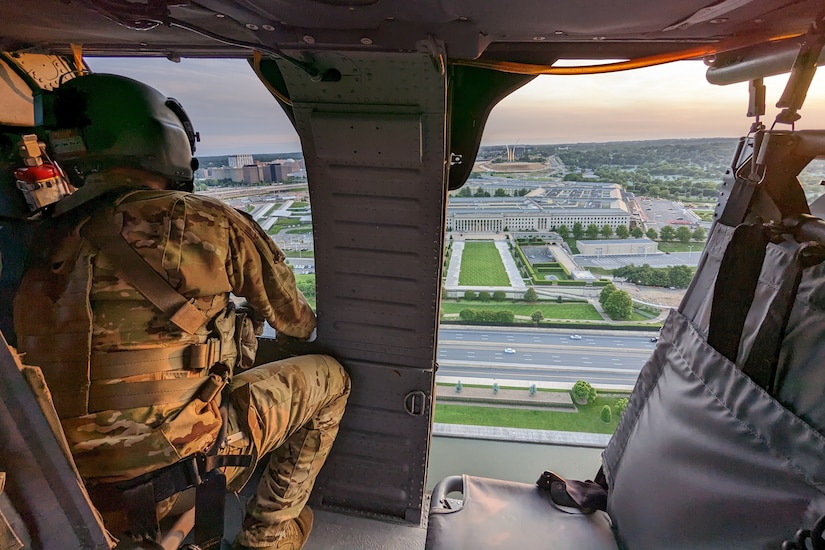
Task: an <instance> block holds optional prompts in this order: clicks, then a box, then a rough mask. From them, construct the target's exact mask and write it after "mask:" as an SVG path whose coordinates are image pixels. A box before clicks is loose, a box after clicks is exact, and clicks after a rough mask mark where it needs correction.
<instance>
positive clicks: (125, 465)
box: [15, 75, 349, 549]
mask: <svg viewBox="0 0 825 550" xmlns="http://www.w3.org/2000/svg"><path fill="white" fill-rule="evenodd" d="M61 93H62V94H63V95H61ZM78 97H79V98H81V101H80V103H81V105H79V106H78V105H75V106H74V110H72V109H69V108H68V106H64V107H63V109H62V111H61V105H60V100H61V98H63V101H66V99H65V98H69V100H71V101H72V102H75V103H77V102H78V99H77V98H78ZM129 106H135V107H134V109H133V110H134V111H135V113H132V112H131V111H130V110H129V108H128V107H129ZM78 107H80V108H78ZM164 109H166V110H164ZM168 110H169V109H168V102H166V98H165V97H163V96H162V95H161V94H160V93H159V92H157V91H156V90H154V89H152V88H149V87H147V86H144V85H142V84H140V83H137V82H135V81H131V80H129V79H126V78H122V77H116V76H112V75H87V76H81V77H78V78H76V79H74V80H72V81H69V83H67V84H64V85H63V87H62V88H61V89H59V90H58V92H57V99H56V102H55V112H56V113H58V115H57V120H56V122H55V125H56V126H58V127H60V128H76V130H77V134H78V135H79V136H80V137H82V138H83V140H84V142H85V147H86V151H85V152H83V154H82V155H78V154H77V152H76V151H75V152H72V153H70V154H66V155H64V157H65V158H64V164H67V165H70V168H71V171H70V173H77V174H81V175H83V176H84V181H82V182H76V183H77V185H78V187H79V190H78V191H77V192H76V193H75V194H74V195H71V196H69V197H67V198H65V199H63V200H62V201H61V202H60V203H58V204H57V206H56V207H55V209H54V215H53V217H52V219H51V220H50V221H49V222H47V223H46V224H44V228H47V230H48V235H49V236H48V239H47V241H48V242H50V243H51V246H48V247H46V248H45V249H44V250H43V251H42V253H41V254H40V255H39V256H38V257H37V258H36V259H34V260H33V261H32V262H31V264H30V267H29V268H28V269H27V271H26V274H25V276H24V280H23V282H22V284H21V287H20V290H19V292H18V295H17V298H16V301H15V330H16V333H17V341H18V347H19V351H20V352H21V353H23V354H24V360H25V361H26V362H27V363H29V364H33V365H38V366H40V367H41V368H42V369H43V372H44V374H45V376H46V379H47V381H48V383H49V386H50V388H51V390H52V393H53V398H54V402H55V407H56V409H57V411H58V414H59V415H60V417H61V422H62V425H63V430H64V431H65V434H66V437H67V439H68V442H69V445H70V447H71V450H72V454H73V456H74V458H75V461H76V463H77V466H78V469H79V471H80V473H81V475H82V476H83V478H84V480H86V481H87V483H95V482H111V481H119V480H126V479H131V478H134V477H136V476H138V475H141V474H144V473H147V472H152V471H155V470H157V469H158V468H162V467H164V466H168V465H170V464H174V463H175V462H177V461H178V460H180V459H181V458H183V457H187V456H190V455H192V454H194V453H198V452H205V451H207V450H208V449H210V448H211V447H212V446H213V444H214V443H215V440H216V438H217V436H218V433H219V431H220V429H221V416H220V412H219V406H220V404H221V395H222V393H223V395H225V396H228V400H229V407H228V426H227V431H226V433H227V438H226V443H227V444H225V446H224V447H223V449H222V450H221V452H223V453H232V454H250V455H253V456H254V458H255V461H254V462H257V460H258V459H260V458H262V457H264V456H265V455H266V454H267V453H271V458H270V460H269V464H268V467H267V468H266V469H265V471H264V474H263V478H262V479H261V481H260V484H259V485H258V489H257V494H256V496H255V497H254V498H253V499H252V500H251V501H250V503H249V506H248V507H247V515H246V519H245V521H244V524H243V530H242V532H241V533H240V534H239V536H238V538H237V540H236V542H235V548H273V549H274V548H278V549H287V548H290V549H298V548H301V547H302V546H303V544H304V542H305V541H306V538H307V536H308V534H309V529H310V528H311V524H312V516H311V512H310V511H309V509H308V508H306V507H305V504H306V502H307V499H308V497H309V493H310V491H311V490H312V487H313V484H314V481H315V478H316V476H317V474H318V472H319V470H320V468H321V466H322V465H323V463H324V461H325V459H326V457H327V455H328V453H329V451H330V448H331V446H332V443H333V440H334V439H335V436H336V434H337V431H338V425H339V423H340V420H341V417H342V415H343V412H344V406H345V403H346V399H347V396H348V394H349V378H348V376H347V374H346V373H345V371H344V370H343V368H342V367H341V365H340V364H339V363H338V362H337V361H335V360H334V359H333V358H331V357H328V356H323V355H309V356H303V357H295V358H292V359H288V360H284V361H279V362H275V363H269V364H266V365H261V366H257V367H254V368H251V369H249V370H246V371H244V372H240V373H235V374H234V376H231V381H230V382H229V385H228V388H227V390H228V391H224V392H220V391H213V392H210V393H209V394H208V395H204V391H203V388H204V387H206V382H205V381H207V380H210V379H215V378H216V375H215V374H214V372H215V371H214V369H210V367H212V366H213V365H212V363H214V362H220V363H221V364H222V365H227V366H230V367H231V366H233V365H235V364H236V363H237V358H238V355H239V354H238V349H237V347H236V341H235V340H234V338H233V336H234V333H233V329H234V320H232V319H230V318H229V314H230V313H232V311H231V307H229V308H228V307H227V306H228V304H229V302H230V297H229V294H230V293H233V294H235V295H236V296H241V297H244V298H245V299H246V300H247V302H248V304H249V306H251V308H253V309H254V310H255V311H257V312H258V313H259V314H260V315H261V316H262V317H263V318H265V319H266V321H268V322H269V324H270V325H271V326H272V327H274V328H275V329H276V330H277V331H278V332H279V333H283V334H287V335H289V336H291V337H295V338H299V339H308V338H310V336H311V335H313V334H314V329H315V315H314V313H313V312H312V309H311V308H310V307H309V305H308V304H307V302H306V300H305V298H304V297H303V295H302V294H301V292H300V291H299V290H298V289H297V288H296V285H295V279H294V276H293V275H292V272H291V270H290V268H289V267H288V266H286V265H285V264H284V255H283V253H282V252H281V250H280V249H278V247H277V246H275V244H274V243H273V242H272V239H271V238H269V236H268V235H267V234H266V233H265V232H264V231H263V230H262V229H261V228H260V227H259V226H258V225H257V224H256V223H255V222H254V221H252V220H251V218H249V217H247V216H246V215H244V214H242V213H240V212H238V211H236V210H234V209H232V208H229V207H227V206H226V205H224V204H223V203H221V202H219V201H217V200H214V199H210V198H208V197H203V196H196V195H194V194H192V193H190V192H188V191H187V190H183V191H181V190H169V189H170V188H171V189H181V188H183V189H186V188H187V187H188V186H189V185H191V179H192V170H193V164H192V163H191V160H192V159H191V153H192V152H193V151H194V139H192V133H191V129H189V128H185V124H182V122H185V123H188V119H185V118H184V119H181V115H180V114H179V113H178V112H177V111H174V112H172V111H170V112H166V111H168ZM78 111H79V112H80V115H75V114H71V115H69V114H65V113H76V112H78ZM61 112H63V113H64V115H63V117H62V118H63V119H62V120H61ZM113 113H116V114H117V115H118V125H119V126H120V125H122V126H123V127H124V128H132V129H135V128H139V127H140V125H139V123H140V122H142V123H143V125H144V126H145V125H146V124H147V122H146V120H140V119H141V118H143V119H148V122H149V123H154V122H155V121H157V120H160V121H161V128H162V130H160V133H161V135H160V137H157V139H156V141H157V143H150V144H149V145H146V147H145V148H146V151H145V153H146V154H141V151H140V150H138V151H137V153H136V154H134V153H133V152H132V149H134V148H135V143H134V142H135V139H134V136H130V135H127V136H126V137H125V138H124V139H125V140H126V142H125V143H124V144H123V145H121V144H120V143H119V142H117V141H115V142H114V143H113V142H112V141H111V140H112V139H113V138H112V137H111V136H110V135H108V134H111V133H112V132H109V133H108V134H107V133H106V131H105V130H107V128H103V129H101V127H103V126H105V125H106V118H105V117H107V116H108V117H111V116H112V115H113ZM78 116H79V117H80V118H78ZM130 116H133V117H134V118H135V119H136V120H134V121H131V124H130V123H129V122H130V121H129V120H128V119H129V117H130ZM184 116H185V115H184ZM67 117H68V120H67ZM71 117H74V118H71ZM124 119H125V120H124ZM84 123H85V126H84ZM139 131H140V130H134V132H139ZM187 131H188V132H187ZM95 132H99V135H104V136H106V137H105V139H103V141H100V139H98V138H96V137H95ZM148 132H149V133H150V134H156V133H157V132H158V131H156V130H149V131H148ZM56 134H57V142H56V140H53V142H52V145H53V147H54V148H55V150H56V151H58V153H59V151H60V149H61V148H60V142H59V139H63V137H65V133H64V131H63V130H61V131H60V132H56ZM76 137H77V136H74V137H73V139H75V141H74V143H76V142H77V140H76ZM150 137H151V136H150ZM114 139H115V140H118V139H120V138H119V137H115V138H114ZM147 139H148V138H146V139H144V140H143V141H144V142H145V141H147ZM96 140H97V141H96ZM101 143H104V144H103V145H101ZM137 149H140V147H139V146H138V147H137ZM170 149H171V153H170V152H169V150H170ZM182 149H185V150H182ZM159 151H160V152H164V151H165V152H166V153H168V154H166V156H165V157H164V156H163V154H158V152H159ZM58 156H59V154H58ZM75 159H76V160H75ZM164 159H165V160H164ZM170 159H171V160H170ZM83 163H93V164H94V166H95V168H94V173H91V174H89V173H87V171H86V170H84V166H85V165H84V164H83ZM81 183H82V186H81ZM96 224H97V226H101V225H103V226H106V227H109V228H110V229H111V230H112V233H113V234H114V235H116V236H117V238H122V239H123V240H125V242H126V243H128V245H129V247H130V248H131V249H132V250H134V251H135V252H137V254H138V255H139V257H140V259H141V260H142V261H144V262H146V263H147V264H148V265H149V266H151V268H152V269H153V270H154V271H155V272H156V273H159V274H160V275H162V277H163V278H164V279H166V281H168V283H169V284H171V286H172V287H174V289H175V290H176V291H177V293H179V294H180V295H182V296H183V297H184V298H185V299H186V300H188V302H189V304H191V305H193V306H194V308H195V309H194V310H196V312H197V314H200V315H202V323H195V324H194V325H191V326H190V327H189V328H188V330H184V329H182V328H181V327H180V326H179V325H178V324H176V321H175V319H174V316H170V315H169V314H168V313H167V312H164V311H163V310H161V309H159V308H158V307H157V306H156V305H154V304H153V303H152V302H151V301H150V300H149V299H147V297H146V296H144V294H143V293H141V291H139V290H138V289H137V288H136V287H135V286H134V285H133V284H131V282H130V280H129V276H128V271H129V270H130V266H124V265H118V263H119V261H120V260H119V258H118V257H117V255H116V254H113V253H111V251H110V250H109V249H108V248H107V247H105V246H103V247H101V246H100V245H99V240H97V239H96V238H92V237H91V235H92V233H91V231H92V230H91V229H89V228H92V227H95V226H96ZM44 242H46V241H44ZM120 263H122V261H121V262H120ZM137 286H140V285H137ZM190 309H191V308H190ZM233 315H234V314H233ZM225 323H229V324H230V325H232V326H230V327H226V326H222V324H225ZM182 324H184V325H185V323H182ZM216 334H217V335H218V337H217V338H216ZM207 352H208V353H207ZM195 357H206V358H208V359H205V360H202V361H201V362H200V363H198V361H197V360H195V359H193V358H195ZM230 374H231V373H230ZM210 377H211V378H210ZM226 378H227V377H226V376H223V377H222V378H221V377H218V378H217V380H218V381H219V382H220V381H221V380H225V379H226ZM220 385H221V384H220V383H219V384H218V387H217V390H220ZM253 470H254V463H253V466H252V467H250V468H228V469H227V471H226V474H227V478H228V480H229V481H230V488H232V489H234V490H238V489H240V488H241V487H242V486H243V484H244V483H245V482H246V481H247V479H248V478H249V476H250V475H251V473H252V471H253Z"/></svg>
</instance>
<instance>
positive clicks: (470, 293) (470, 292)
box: [464, 290, 476, 300]
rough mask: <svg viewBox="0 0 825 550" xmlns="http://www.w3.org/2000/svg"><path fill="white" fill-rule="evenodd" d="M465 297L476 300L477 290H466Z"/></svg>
mask: <svg viewBox="0 0 825 550" xmlns="http://www.w3.org/2000/svg"><path fill="white" fill-rule="evenodd" d="M464 299H465V300H475V299H476V293H475V290H465V291H464Z"/></svg>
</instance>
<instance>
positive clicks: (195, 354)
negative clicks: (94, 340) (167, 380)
mask: <svg viewBox="0 0 825 550" xmlns="http://www.w3.org/2000/svg"><path fill="white" fill-rule="evenodd" d="M220 348H221V343H220V340H219V339H218V338H210V339H209V340H207V341H206V342H205V343H203V344H191V345H184V346H172V347H168V348H152V349H141V350H128V351H94V352H92V359H91V369H90V371H91V380H92V381H93V382H94V381H96V380H106V379H110V378H125V377H128V376H137V375H140V374H153V373H158V372H168V371H176V370H189V371H193V372H200V371H203V370H204V369H207V368H209V367H211V366H212V365H214V364H215V363H216V362H217V360H218V358H219V357H220Z"/></svg>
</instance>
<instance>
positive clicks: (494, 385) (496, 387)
mask: <svg viewBox="0 0 825 550" xmlns="http://www.w3.org/2000/svg"><path fill="white" fill-rule="evenodd" d="M493 394H498V382H493Z"/></svg>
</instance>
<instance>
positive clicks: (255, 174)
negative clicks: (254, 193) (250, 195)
mask: <svg viewBox="0 0 825 550" xmlns="http://www.w3.org/2000/svg"><path fill="white" fill-rule="evenodd" d="M241 170H242V171H243V182H244V183H246V184H248V185H251V184H253V183H261V174H260V171H259V170H258V166H257V165H255V164H253V165H251V166H244V167H243V168H241Z"/></svg>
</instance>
